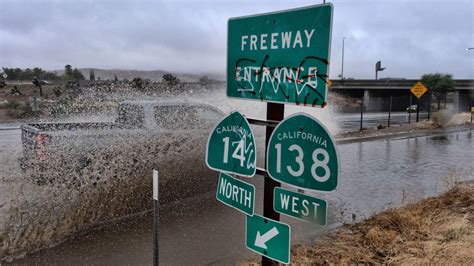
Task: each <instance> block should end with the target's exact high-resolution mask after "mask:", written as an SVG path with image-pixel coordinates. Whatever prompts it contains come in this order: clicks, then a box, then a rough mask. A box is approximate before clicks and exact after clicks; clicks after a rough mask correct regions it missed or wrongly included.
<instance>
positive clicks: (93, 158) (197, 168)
mask: <svg viewBox="0 0 474 266" xmlns="http://www.w3.org/2000/svg"><path fill="white" fill-rule="evenodd" d="M223 116H224V114H223V112H221V111H220V110H218V109H216V108H215V107H212V106H209V105H205V104H196V103H183V102H156V101H128V102H121V103H119V106H118V117H117V119H116V121H115V122H97V123H33V124H24V125H22V126H21V130H22V144H23V158H22V159H21V165H22V168H23V170H24V171H25V172H26V176H27V178H29V179H30V180H31V181H33V182H34V183H35V184H37V185H43V186H44V185H47V186H57V187H60V188H61V189H62V188H64V189H75V190H84V189H86V188H87V189H92V190H94V189H95V190H103V191H108V193H110V191H114V193H117V195H123V198H119V199H118V200H119V201H124V202H123V204H126V206H128V207H129V208H130V210H129V211H126V213H127V214H130V213H133V212H135V211H140V210H144V209H147V208H148V207H150V204H151V196H150V195H151V189H152V183H151V182H152V178H151V176H152V170H153V169H158V170H159V172H160V202H168V201H175V200H177V199H182V198H186V197H191V196H195V195H197V194H200V193H204V192H209V191H211V190H212V189H213V188H215V186H216V182H215V181H216V180H215V179H214V178H212V177H213V175H212V174H213V173H212V172H211V171H210V170H209V169H208V168H207V167H206V164H205V161H204V160H205V152H206V142H207V138H208V136H209V134H210V132H211V130H212V128H213V127H214V126H215V124H216V123H217V122H218V121H219V120H220V119H221V118H222V117H223ZM125 196H126V197H127V198H128V200H125V199H124V198H125ZM132 209H133V211H132Z"/></svg>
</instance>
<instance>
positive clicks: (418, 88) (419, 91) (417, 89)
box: [410, 81, 428, 99]
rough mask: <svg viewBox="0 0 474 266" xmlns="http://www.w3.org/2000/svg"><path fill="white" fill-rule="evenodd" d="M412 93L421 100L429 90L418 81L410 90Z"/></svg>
mask: <svg viewBox="0 0 474 266" xmlns="http://www.w3.org/2000/svg"><path fill="white" fill-rule="evenodd" d="M410 91H411V93H413V94H414V95H415V96H416V98H418V99H420V97H421V96H423V94H425V92H427V91H428V89H427V88H426V87H425V85H423V84H422V83H421V82H419V81H418V82H417V83H416V84H415V86H413V87H412V88H411V89H410Z"/></svg>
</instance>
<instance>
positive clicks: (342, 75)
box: [341, 37, 346, 80]
mask: <svg viewBox="0 0 474 266" xmlns="http://www.w3.org/2000/svg"><path fill="white" fill-rule="evenodd" d="M345 39H346V37H342V66H341V80H344V40H345Z"/></svg>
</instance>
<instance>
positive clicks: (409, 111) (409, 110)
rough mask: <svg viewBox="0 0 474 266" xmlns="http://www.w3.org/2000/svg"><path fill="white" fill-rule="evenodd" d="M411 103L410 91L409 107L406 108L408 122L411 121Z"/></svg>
mask: <svg viewBox="0 0 474 266" xmlns="http://www.w3.org/2000/svg"><path fill="white" fill-rule="evenodd" d="M411 103H412V100H411V93H410V107H409V108H408V124H410V123H411Z"/></svg>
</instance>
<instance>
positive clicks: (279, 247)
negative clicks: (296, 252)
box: [245, 214, 291, 264]
mask: <svg viewBox="0 0 474 266" xmlns="http://www.w3.org/2000/svg"><path fill="white" fill-rule="evenodd" d="M245 225H246V228H245V244H246V246H247V248H248V249H250V250H252V251H254V252H257V253H259V254H261V255H263V256H265V257H267V258H270V259H272V260H276V261H279V262H281V263H285V264H288V263H290V239H291V230H290V226H289V225H287V224H284V223H281V222H278V221H274V220H271V219H268V218H266V217H263V216H260V215H257V214H255V215H253V216H247V221H246V223H245Z"/></svg>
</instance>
